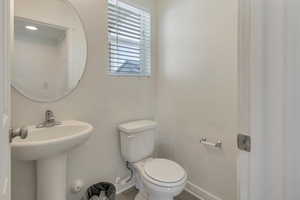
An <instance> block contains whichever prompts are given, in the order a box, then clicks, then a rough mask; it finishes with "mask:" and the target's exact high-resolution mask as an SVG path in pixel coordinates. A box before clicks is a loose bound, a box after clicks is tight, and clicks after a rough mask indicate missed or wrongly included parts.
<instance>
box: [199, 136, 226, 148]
mask: <svg viewBox="0 0 300 200" xmlns="http://www.w3.org/2000/svg"><path fill="white" fill-rule="evenodd" d="M200 143H201V144H204V145H207V146H211V147H215V148H218V149H220V148H222V141H221V140H218V141H217V143H212V142H208V141H207V138H206V137H202V138H201V140H200Z"/></svg>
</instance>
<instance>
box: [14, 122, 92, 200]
mask: <svg viewBox="0 0 300 200" xmlns="http://www.w3.org/2000/svg"><path fill="white" fill-rule="evenodd" d="M92 130H93V127H92V125H90V124H88V123H85V122H80V121H63V122H62V124H61V125H57V126H54V127H50V128H36V126H30V127H28V137H27V138H26V139H25V140H22V139H18V138H16V139H14V141H13V142H12V143H11V150H12V156H13V157H14V158H15V159H18V160H23V161H33V160H36V161H37V200H53V199H55V200H66V166H67V152H68V151H70V150H72V149H73V148H75V147H76V146H79V145H80V144H82V143H83V142H85V141H86V140H87V139H88V138H89V136H90V134H91V132H92Z"/></svg>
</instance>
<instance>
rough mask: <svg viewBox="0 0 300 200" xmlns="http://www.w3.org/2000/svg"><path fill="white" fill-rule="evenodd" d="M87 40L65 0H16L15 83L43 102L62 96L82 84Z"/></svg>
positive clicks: (24, 92)
mask: <svg viewBox="0 0 300 200" xmlns="http://www.w3.org/2000/svg"><path fill="white" fill-rule="evenodd" d="M86 54H87V44H86V39H85V34H84V30H83V26H82V23H81V21H80V18H79V17H78V14H77V12H76V11H75V10H74V8H73V7H72V6H71V5H70V4H69V3H68V2H66V1H65V0H43V1H41V0H26V1H24V0H15V56H14V65H13V67H12V85H13V86H14V87H15V88H16V89H17V90H18V91H19V92H20V93H22V94H23V95H24V96H26V97H28V98H30V99H32V100H36V101H42V102H50V101H55V100H58V99H60V98H62V97H64V96H66V95H67V94H69V93H70V92H71V91H72V90H73V89H74V88H76V86H77V85H78V83H79V81H80V79H81V77H82V75H83V73H84V70H85V62H86V56H87V55H86Z"/></svg>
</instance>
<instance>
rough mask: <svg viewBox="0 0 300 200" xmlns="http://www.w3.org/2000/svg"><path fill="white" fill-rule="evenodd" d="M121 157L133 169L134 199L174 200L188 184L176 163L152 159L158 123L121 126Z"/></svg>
mask: <svg viewBox="0 0 300 200" xmlns="http://www.w3.org/2000/svg"><path fill="white" fill-rule="evenodd" d="M118 128H119V131H120V138H121V154H122V156H123V158H124V160H125V161H126V162H129V163H130V166H132V168H133V174H134V178H135V181H136V188H137V189H138V190H139V193H138V194H137V196H136V197H135V200H173V199H174V197H175V196H177V195H178V194H180V193H181V192H182V191H183V189H184V187H185V185H186V182H187V173H186V171H185V170H184V169H183V168H182V167H181V166H180V165H179V164H177V163H176V162H174V161H171V160H167V159H159V158H153V157H152V154H153V152H154V147H155V130H156V128H157V123H156V122H154V121H150V120H140V121H134V122H129V123H125V124H120V125H119V127H118Z"/></svg>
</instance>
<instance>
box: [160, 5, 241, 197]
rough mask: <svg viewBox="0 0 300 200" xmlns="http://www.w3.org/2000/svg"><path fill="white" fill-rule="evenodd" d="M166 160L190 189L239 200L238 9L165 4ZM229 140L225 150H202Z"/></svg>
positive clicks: (162, 132) (163, 149)
mask: <svg viewBox="0 0 300 200" xmlns="http://www.w3.org/2000/svg"><path fill="white" fill-rule="evenodd" d="M157 2H158V4H157V7H158V11H157V12H158V14H159V17H158V19H159V27H158V31H159V34H158V50H159V51H158V61H159V64H158V69H159V71H158V109H157V111H158V115H157V119H158V122H159V125H160V133H159V134H160V137H161V144H160V153H161V155H162V156H164V157H168V158H173V159H174V160H176V161H177V162H179V163H180V164H181V165H182V166H184V167H185V169H186V170H187V172H188V174H189V181H190V182H191V183H193V184H195V185H196V186H198V187H200V188H202V189H204V190H205V191H207V192H209V193H211V194H213V195H215V196H218V197H219V198H221V199H223V200H234V199H236V187H237V181H236V179H237V178H236V156H237V155H236V143H235V141H236V134H237V128H238V123H237V121H238V120H237V115H238V114H237V113H238V111H237V107H238V94H237V93H238V81H237V79H238V72H237V27H238V26H237V17H238V1H237V0H229V1H219V0H185V1H182V0H164V1H157ZM202 136H207V137H208V140H209V141H216V140H217V139H221V140H222V142H223V149H222V150H221V151H220V150H213V149H210V148H206V147H204V146H203V145H201V144H200V143H199V140H200V138H201V137H202Z"/></svg>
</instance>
